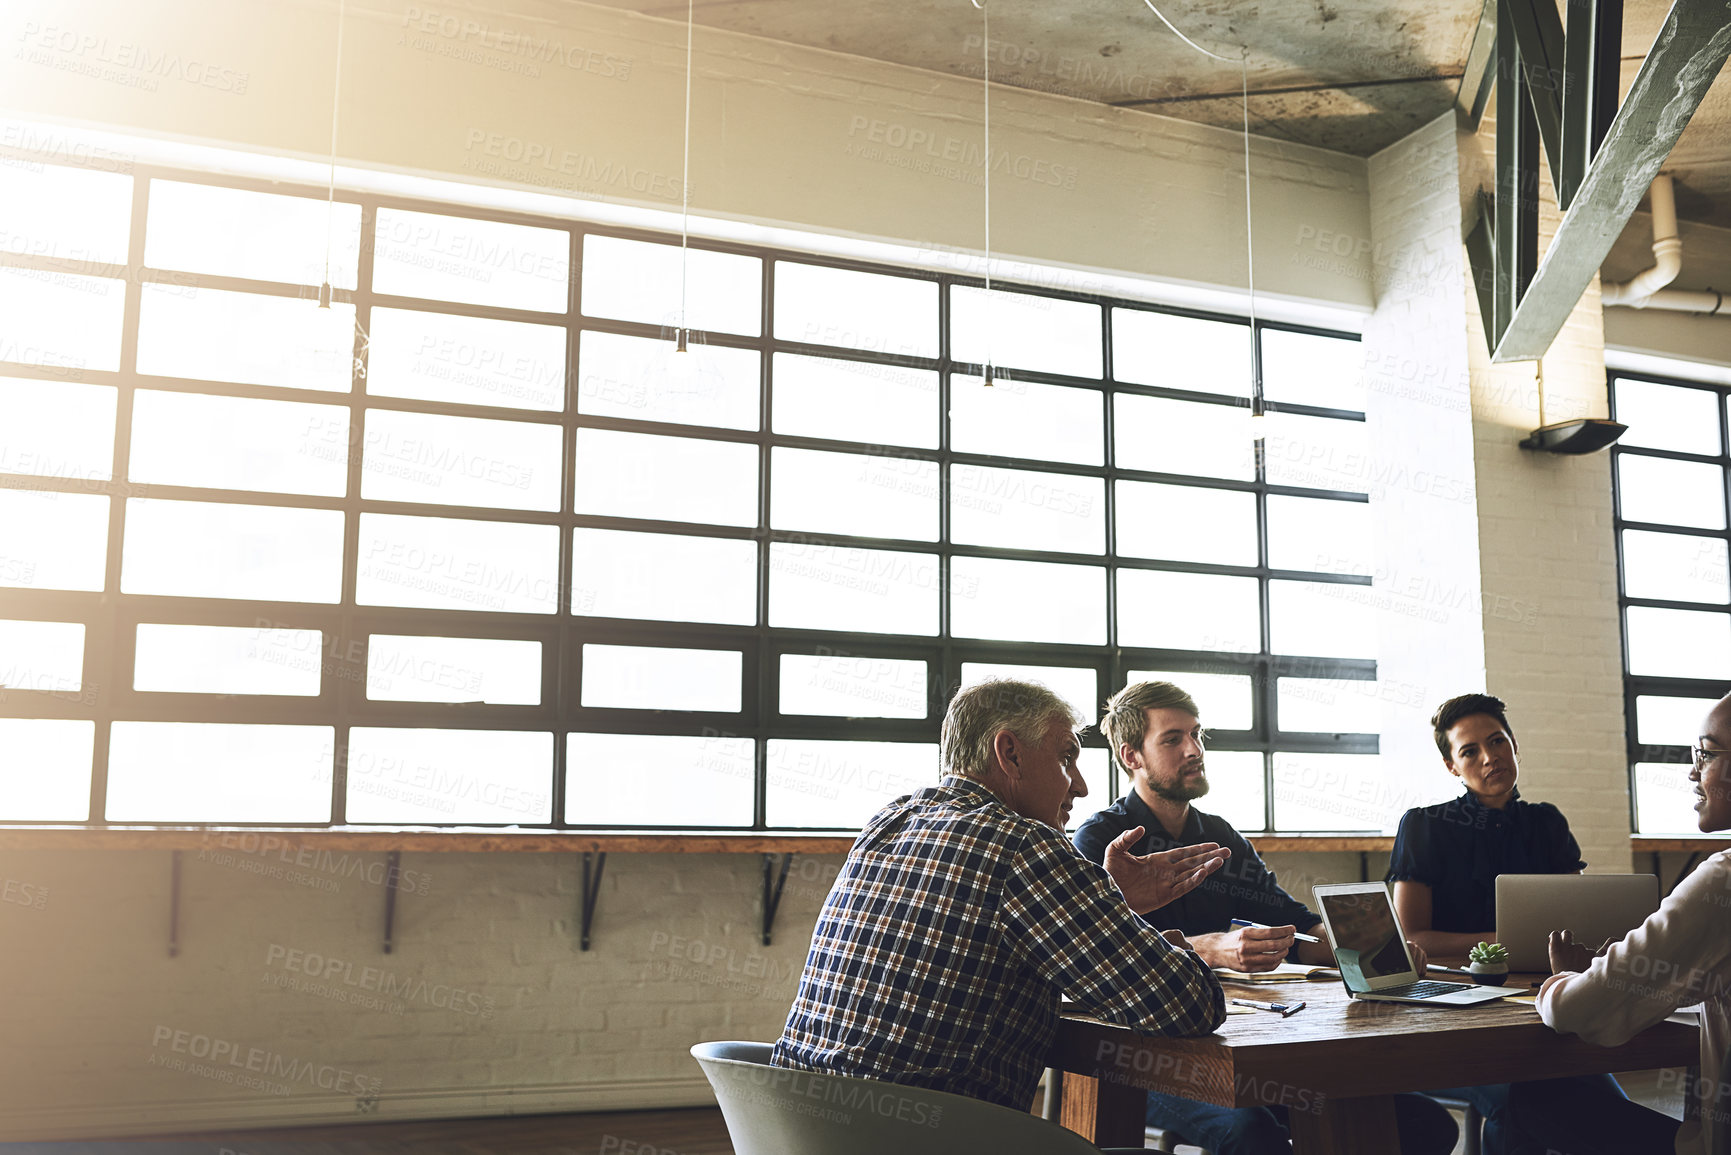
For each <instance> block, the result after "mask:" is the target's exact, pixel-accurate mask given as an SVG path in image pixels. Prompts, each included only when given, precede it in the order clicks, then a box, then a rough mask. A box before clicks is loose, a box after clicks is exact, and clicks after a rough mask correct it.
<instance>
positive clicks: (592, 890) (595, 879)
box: [577, 850, 607, 950]
mask: <svg viewBox="0 0 1731 1155" xmlns="http://www.w3.org/2000/svg"><path fill="white" fill-rule="evenodd" d="M606 869H607V854H606V852H605V851H601V852H599V853H590V852H589V851H587V850H585V851H584V852H583V891H582V898H581V905H580V907H579V910H578V918H579V920H580V922H579V928H580V929H579V931H578V936H577V949H578V950H588V949H589V928H590V926H591V925H592V924H593V923H594V921H595V902H596V900H597V899H599V898H600V897H601V872H602V871H603V870H606Z"/></svg>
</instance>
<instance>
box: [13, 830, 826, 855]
mask: <svg viewBox="0 0 1731 1155" xmlns="http://www.w3.org/2000/svg"><path fill="white" fill-rule="evenodd" d="M852 845H853V836H852V835H850V834H768V833H764V832H761V831H745V832H734V831H692V832H690V833H685V832H681V833H677V834H676V833H668V832H659V833H641V834H638V833H620V832H618V831H584V830H500V829H497V828H495V827H473V828H462V827H452V828H438V829H429V828H426V827H396V828H390V827H376V826H342V827H332V828H321V829H317V830H309V829H306V828H267V827H258V826H247V827H233V826H225V827H215V826H209V827H196V826H186V827H180V826H103V827H88V826H0V850H212V849H223V850H245V851H247V852H248V853H261V852H265V851H270V852H276V851H281V850H296V849H300V848H303V847H307V848H320V849H327V850H363V851H364V850H381V851H382V850H397V851H402V850H413V851H417V852H422V853H425V852H458V853H465V852H466V853H472V854H612V853H617V854H846V853H847V850H848V847H850V846H852Z"/></svg>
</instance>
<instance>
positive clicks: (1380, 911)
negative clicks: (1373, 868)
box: [1314, 882, 1515, 1007]
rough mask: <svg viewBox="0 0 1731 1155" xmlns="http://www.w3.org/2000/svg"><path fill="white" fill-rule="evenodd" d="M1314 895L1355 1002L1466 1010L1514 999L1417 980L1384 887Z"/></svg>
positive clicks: (1366, 885)
mask: <svg viewBox="0 0 1731 1155" xmlns="http://www.w3.org/2000/svg"><path fill="white" fill-rule="evenodd" d="M1314 893H1315V894H1316V901H1317V905H1318V906H1319V907H1320V908H1321V910H1322V921H1323V923H1324V924H1326V925H1327V927H1328V938H1329V941H1330V942H1332V943H1333V944H1334V961H1335V963H1336V964H1337V965H1338V966H1339V967H1340V981H1341V982H1343V983H1345V984H1346V990H1347V993H1348V994H1350V995H1351V996H1352V997H1353V998H1355V999H1364V1000H1366V1001H1372V1002H1384V1003H1422V1004H1423V1005H1425V1006H1427V1007H1470V1006H1475V1005H1477V1004H1479V1003H1488V1002H1492V1001H1494V1000H1496V999H1500V998H1502V997H1503V996H1504V995H1511V994H1514V993H1515V992H1514V991H1512V990H1504V989H1502V988H1501V987H1481V986H1476V985H1474V984H1473V983H1451V982H1441V981H1439V980H1437V979H1421V978H1419V977H1418V968H1417V967H1415V966H1413V962H1412V955H1411V954H1409V953H1408V951H1407V949H1406V934H1405V933H1404V932H1403V931H1402V930H1401V928H1400V919H1398V918H1397V917H1395V913H1394V903H1393V902H1392V901H1390V899H1389V896H1388V884H1387V883H1384V882H1343V883H1336V884H1331V885H1327V886H1319V887H1316V888H1315V891H1314Z"/></svg>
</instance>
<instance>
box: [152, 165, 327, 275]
mask: <svg viewBox="0 0 1731 1155" xmlns="http://www.w3.org/2000/svg"><path fill="white" fill-rule="evenodd" d="M327 237H328V239H329V243H328V244H327ZM327 248H328V250H329V260H328V262H327V260H326V250H327ZM360 251H361V206H360V205H358V204H352V203H344V202H342V201H338V202H336V203H335V204H333V205H329V206H328V207H327V204H326V200H325V198H324V197H318V198H314V197H297V196H280V195H278V194H275V193H262V192H250V191H247V190H245V189H236V188H219V187H217V186H215V185H206V184H185V183H182V182H180V181H170V180H153V181H151V182H150V222H149V224H148V225H147V226H146V227H145V231H144V263H145V264H147V265H149V266H150V267H151V268H153V269H185V270H187V271H188V272H193V273H214V274H216V275H218V276H223V277H246V278H249V279H251V280H255V281H287V282H288V283H290V284H294V285H318V284H323V283H324V281H325V280H326V268H327V265H328V268H329V270H330V272H329V280H330V283H331V284H332V285H333V286H335V287H336V288H339V289H352V288H354V287H355V267H356V264H357V262H358V260H359V257H360Z"/></svg>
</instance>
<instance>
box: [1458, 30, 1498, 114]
mask: <svg viewBox="0 0 1731 1155" xmlns="http://www.w3.org/2000/svg"><path fill="white" fill-rule="evenodd" d="M1496 63H1497V0H1485V6H1484V7H1483V8H1482V9H1480V10H1479V24H1478V27H1477V28H1475V29H1474V30H1473V43H1472V47H1471V48H1469V49H1467V62H1466V66H1465V67H1464V68H1462V69H1461V83H1460V87H1459V88H1458V89H1456V90H1455V111H1456V112H1457V113H1458V114H1459V115H1460V119H1461V122H1462V123H1463V124H1465V125H1466V127H1467V131H1468V132H1477V131H1478V130H1479V121H1481V120H1483V119H1484V116H1485V105H1486V104H1487V103H1488V102H1489V99H1490V95H1491V86H1492V82H1493V81H1495V80H1496V78H1497V74H1496Z"/></svg>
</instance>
